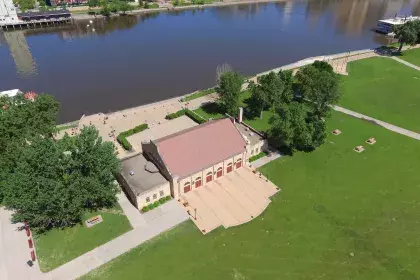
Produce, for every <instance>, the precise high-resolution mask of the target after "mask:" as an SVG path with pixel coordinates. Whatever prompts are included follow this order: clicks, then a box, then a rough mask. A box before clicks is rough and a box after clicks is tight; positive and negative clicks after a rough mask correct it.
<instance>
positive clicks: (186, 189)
mask: <svg viewBox="0 0 420 280" xmlns="http://www.w3.org/2000/svg"><path fill="white" fill-rule="evenodd" d="M190 190H191V184H190V182H186V183H185V184H184V193H187V192H189V191H190Z"/></svg>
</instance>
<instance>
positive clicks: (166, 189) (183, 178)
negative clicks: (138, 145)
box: [117, 110, 267, 209]
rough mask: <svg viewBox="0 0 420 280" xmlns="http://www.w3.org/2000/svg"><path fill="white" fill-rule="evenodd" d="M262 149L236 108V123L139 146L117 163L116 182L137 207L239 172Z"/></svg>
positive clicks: (188, 131) (207, 125)
mask: <svg viewBox="0 0 420 280" xmlns="http://www.w3.org/2000/svg"><path fill="white" fill-rule="evenodd" d="M266 146H267V142H266V140H265V139H264V137H263V136H262V135H260V134H259V133H258V132H256V131H253V130H252V129H251V128H250V127H248V126H247V125H245V124H243V123H242V110H241V111H240V114H239V117H238V121H236V120H235V119H234V118H230V117H229V118H224V119H219V120H212V121H208V122H206V123H204V124H201V125H198V126H195V127H191V128H189V129H186V130H183V131H180V132H177V133H175V134H172V135H169V136H166V137H163V138H160V139H157V140H150V141H145V142H143V143H142V150H143V154H140V155H137V156H134V157H131V158H128V159H125V160H123V161H122V172H121V174H119V175H118V176H117V179H118V181H119V182H120V184H121V185H122V186H123V189H124V192H125V193H126V194H127V196H128V197H129V199H130V200H131V202H132V203H133V204H134V205H135V206H136V207H138V208H139V209H141V208H142V207H144V206H146V205H148V204H150V203H153V202H155V201H156V200H158V199H160V198H161V197H164V196H167V195H171V196H172V197H174V198H178V197H180V196H182V195H184V194H186V193H188V192H190V191H194V190H195V189H197V188H199V187H201V186H202V185H205V184H206V183H210V182H211V181H214V180H218V178H220V177H223V176H224V175H225V174H228V173H230V172H232V171H234V170H236V169H239V168H242V167H243V166H244V164H246V161H247V160H248V158H249V157H250V156H252V155H254V154H258V153H259V152H261V151H262V150H263V149H266Z"/></svg>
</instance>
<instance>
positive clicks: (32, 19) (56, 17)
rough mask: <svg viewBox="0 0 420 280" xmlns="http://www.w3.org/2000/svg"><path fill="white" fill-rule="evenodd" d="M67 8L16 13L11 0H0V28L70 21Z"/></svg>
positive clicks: (7, 28) (17, 27) (13, 28)
mask: <svg viewBox="0 0 420 280" xmlns="http://www.w3.org/2000/svg"><path fill="white" fill-rule="evenodd" d="M71 19H72V18H71V14H70V11H68V10H52V11H43V12H27V13H19V14H18V13H17V11H16V8H15V6H14V4H13V2H12V0H0V28H1V29H3V30H15V29H22V28H35V27H37V26H49V25H57V24H62V23H70V22H71Z"/></svg>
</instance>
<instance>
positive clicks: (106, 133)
mask: <svg viewBox="0 0 420 280" xmlns="http://www.w3.org/2000/svg"><path fill="white" fill-rule="evenodd" d="M419 47H420V44H419V45H416V46H414V47H404V49H409V48H419ZM380 55H381V54H380V53H378V52H377V50H375V49H364V50H358V51H353V52H345V53H339V54H331V55H322V56H316V57H310V58H305V59H302V60H300V61H297V62H295V63H292V64H288V65H284V66H281V67H278V68H275V69H271V70H269V71H265V72H262V73H259V74H257V75H255V76H254V77H252V78H250V79H248V81H251V80H252V81H254V82H256V81H257V78H258V77H259V76H261V75H265V74H268V73H269V72H271V71H274V72H278V71H280V70H293V71H297V70H298V69H299V68H300V67H303V66H306V65H310V64H312V63H313V62H314V61H315V60H320V61H326V62H328V63H329V64H330V65H331V66H332V67H333V69H334V71H335V72H337V73H339V74H342V75H347V74H348V73H347V63H349V62H351V61H356V60H360V59H366V58H370V57H375V56H380ZM247 86H248V83H245V84H244V85H243V89H246V88H247ZM181 98H182V96H180V97H174V98H171V99H167V100H162V101H159V102H155V103H151V104H146V105H142V106H138V107H133V108H129V109H125V110H122V111H117V112H113V113H107V114H104V113H97V114H94V115H89V116H82V117H81V119H80V120H79V121H78V122H76V123H77V125H76V127H74V128H69V129H65V130H61V131H59V132H58V133H57V134H56V138H61V137H63V135H64V133H68V134H69V135H70V136H72V135H76V134H78V133H79V132H80V129H81V128H82V127H83V126H89V125H94V126H95V127H96V128H97V129H98V130H99V135H100V136H101V137H102V139H103V140H104V141H110V142H113V143H114V144H115V146H116V151H117V153H118V157H119V158H120V159H123V158H126V157H127V156H131V155H133V154H136V153H139V152H140V151H136V150H134V151H131V152H129V151H126V150H124V149H123V148H122V147H121V145H119V143H118V142H117V136H118V134H120V133H121V132H124V131H127V130H129V129H132V128H134V127H135V126H138V125H140V124H142V123H147V124H148V125H149V128H154V127H158V126H160V125H162V124H164V123H167V122H169V121H168V120H166V119H165V116H166V115H168V114H170V113H174V112H177V111H179V110H181V109H182V108H188V109H191V110H194V109H197V108H198V107H200V106H202V105H203V104H207V103H212V102H215V101H216V100H217V94H210V95H206V96H203V97H200V98H197V99H193V100H191V101H189V102H182V101H181ZM133 146H134V145H133Z"/></svg>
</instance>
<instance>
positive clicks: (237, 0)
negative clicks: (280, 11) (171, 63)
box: [70, 0, 284, 20]
mask: <svg viewBox="0 0 420 280" xmlns="http://www.w3.org/2000/svg"><path fill="white" fill-rule="evenodd" d="M274 2H284V0H243V1H241V0H234V1H229V2H223V1H220V2H219V1H214V2H213V3H211V4H193V3H191V5H186V3H184V2H183V4H182V5H177V6H173V5H172V7H169V6H166V7H158V8H155V7H149V8H140V9H139V8H138V6H134V5H132V7H133V8H134V9H133V10H131V11H126V12H124V13H115V14H111V15H110V17H117V16H125V15H136V14H143V13H156V12H167V11H182V10H192V9H205V8H212V7H222V6H233V5H242V4H256V3H274ZM134 3H136V4H138V2H134ZM83 8H84V7H81V6H79V7H75V8H71V9H70V13H71V14H72V17H73V19H74V20H86V19H95V18H105V16H103V15H101V14H91V12H98V13H99V11H100V9H101V8H100V7H93V8H89V7H88V6H85V9H83Z"/></svg>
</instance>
